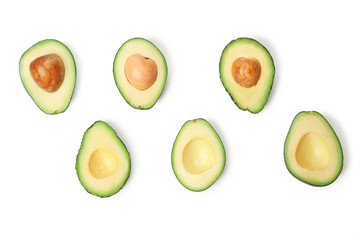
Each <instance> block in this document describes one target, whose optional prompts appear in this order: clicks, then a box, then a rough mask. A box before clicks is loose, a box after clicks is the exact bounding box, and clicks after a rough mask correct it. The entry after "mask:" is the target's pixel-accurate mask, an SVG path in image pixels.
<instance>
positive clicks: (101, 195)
mask: <svg viewBox="0 0 360 240" xmlns="http://www.w3.org/2000/svg"><path fill="white" fill-rule="evenodd" d="M99 123H101V124H105V125H106V126H107V127H109V128H110V129H111V130H112V131H113V133H114V134H115V135H116V137H117V138H118V139H119V140H120V142H121V143H122V144H123V145H124V148H125V150H126V151H127V152H129V151H128V150H127V148H126V145H125V144H124V142H123V141H122V140H121V139H120V138H119V136H118V135H117V134H116V132H115V130H114V129H113V128H112V127H111V126H110V125H109V124H107V123H106V122H104V121H101V120H98V121H96V122H94V123H93V124H92V125H91V126H90V127H88V128H87V129H86V131H85V133H84V135H83V138H82V140H81V145H80V148H79V150H78V154H77V156H76V163H75V171H76V175H77V176H78V179H79V182H80V183H81V185H82V186H83V188H84V189H85V190H86V191H87V192H88V193H90V194H91V195H94V196H97V197H100V198H107V197H111V196H113V195H115V194H116V193H118V192H119V191H120V190H121V189H122V188H123V187H124V186H125V185H126V183H127V181H128V179H129V177H130V173H131V164H129V173H128V177H127V178H126V180H125V182H124V184H123V185H122V186H121V187H120V188H119V189H117V190H116V191H114V192H112V193H111V194H110V195H109V194H98V193H95V192H91V191H89V190H88V188H87V187H86V186H84V184H83V182H82V180H81V177H80V175H79V169H80V167H79V164H80V161H79V160H80V159H79V158H80V153H81V149H82V148H83V144H84V138H86V133H87V132H88V131H89V130H90V129H91V128H92V127H93V126H94V125H95V124H99ZM129 163H131V158H130V155H129Z"/></svg>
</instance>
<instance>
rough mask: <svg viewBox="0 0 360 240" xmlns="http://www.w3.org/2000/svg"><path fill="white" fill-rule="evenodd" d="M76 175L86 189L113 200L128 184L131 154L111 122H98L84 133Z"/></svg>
mask: <svg viewBox="0 0 360 240" xmlns="http://www.w3.org/2000/svg"><path fill="white" fill-rule="evenodd" d="M76 172H77V175H78V177H79V180H80V182H81V184H82V186H83V187H84V188H85V190H86V191H88V192H89V193H91V194H93V195H96V196H99V197H109V196H111V195H113V194H115V193H117V192H118V191H120V189H121V188H122V187H123V186H124V185H125V183H126V181H127V179H128V177H129V174H130V155H129V152H128V151H127V149H126V147H125V145H124V144H123V142H122V141H121V140H120V138H119V137H118V136H117V134H116V132H115V131H114V130H113V129H112V128H111V127H110V126H109V125H108V124H107V123H105V122H103V121H97V122H95V123H94V124H93V125H92V126H91V127H90V128H88V129H87V130H86V132H85V133H84V136H83V139H82V142H81V147H80V149H79V153H78V155H77V158H76Z"/></svg>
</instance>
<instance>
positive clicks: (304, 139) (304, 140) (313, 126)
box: [284, 111, 343, 186]
mask: <svg viewBox="0 0 360 240" xmlns="http://www.w3.org/2000/svg"><path fill="white" fill-rule="evenodd" d="M284 158H285V164H286V167H287V168H288V170H289V172H290V173H291V174H292V175H293V176H294V177H296V178H297V179H299V180H301V181H303V182H305V183H308V184H310V185H314V186H325V185H328V184H330V183H332V182H334V181H335V180H336V178H337V177H338V176H339V175H340V173H341V170H342V166H343V153H342V148H341V145H340V141H339V139H338V137H337V136H336V134H335V132H334V130H333V129H332V127H331V125H330V124H329V123H328V121H327V120H326V119H325V118H324V117H323V116H322V115H321V114H320V113H318V112H314V111H313V112H306V111H304V112H300V113H298V114H297V115H296V117H295V118H294V120H293V122H292V124H291V127H290V130H289V132H288V135H287V137H286V141H285V147H284Z"/></svg>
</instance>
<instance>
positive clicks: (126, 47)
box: [113, 38, 167, 109]
mask: <svg viewBox="0 0 360 240" xmlns="http://www.w3.org/2000/svg"><path fill="white" fill-rule="evenodd" d="M113 73H114V78H115V83H116V86H117V87H118V89H119V91H120V93H121V95H122V96H123V97H124V99H125V101H126V102H127V103H128V104H129V105H130V106H132V107H133V108H136V109H149V108H151V107H153V106H154V105H155V103H156V101H157V100H158V98H159V97H160V95H161V93H162V91H163V89H164V86H165V83H166V78H167V64H166V61H165V57H164V55H163V54H162V53H161V52H160V50H159V49H158V48H157V47H156V46H155V45H154V44H153V43H151V42H150V41H148V40H146V39H143V38H132V39H130V40H128V41H127V42H125V43H124V44H123V45H122V46H121V47H120V48H119V50H118V51H117V53H116V56H115V59H114V66H113Z"/></svg>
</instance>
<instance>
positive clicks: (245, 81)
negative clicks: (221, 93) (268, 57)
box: [231, 57, 261, 88]
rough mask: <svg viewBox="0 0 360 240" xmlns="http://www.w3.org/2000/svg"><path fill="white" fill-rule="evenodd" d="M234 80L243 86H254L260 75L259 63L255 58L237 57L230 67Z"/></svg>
mask: <svg viewBox="0 0 360 240" xmlns="http://www.w3.org/2000/svg"><path fill="white" fill-rule="evenodd" d="M231 72H232V75H233V78H234V80H235V81H236V82H237V83H238V84H240V86H242V87H244V88H250V87H252V86H256V84H257V82H258V81H259V79H260V75H261V65H260V63H259V61H258V60H257V59H256V58H245V57H239V58H237V59H236V60H235V61H234V62H233V64H232V68H231Z"/></svg>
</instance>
